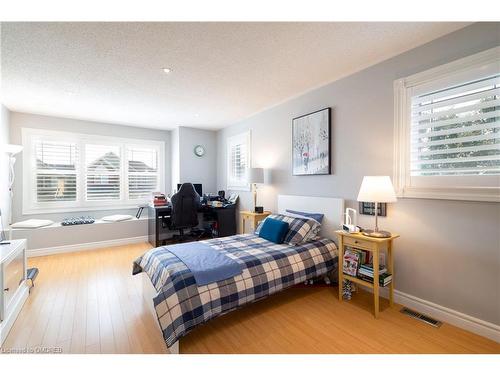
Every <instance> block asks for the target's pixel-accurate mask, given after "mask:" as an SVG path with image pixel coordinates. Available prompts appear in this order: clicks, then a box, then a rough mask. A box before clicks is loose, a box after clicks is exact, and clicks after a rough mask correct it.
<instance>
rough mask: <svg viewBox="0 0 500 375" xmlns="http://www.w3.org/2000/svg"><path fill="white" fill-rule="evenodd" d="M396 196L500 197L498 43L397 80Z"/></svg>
mask: <svg viewBox="0 0 500 375" xmlns="http://www.w3.org/2000/svg"><path fill="white" fill-rule="evenodd" d="M394 94H395V95H394V178H393V181H394V187H395V190H396V194H397V195H398V196H399V197H406V198H427V199H428V198H430V199H453V200H471V201H486V202H500V47H494V48H491V49H488V50H485V51H482V52H479V53H476V54H474V55H470V56H466V57H463V58H461V59H459V60H455V61H452V62H449V63H447V64H444V65H440V66H435V67H433V68H431V69H428V70H425V71H423V72H418V73H415V74H413V75H411V76H408V77H404V78H400V79H398V80H396V81H395V82H394Z"/></svg>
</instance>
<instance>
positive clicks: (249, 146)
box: [226, 130, 252, 191]
mask: <svg viewBox="0 0 500 375" xmlns="http://www.w3.org/2000/svg"><path fill="white" fill-rule="evenodd" d="M243 137H244V138H245V139H246V142H247V160H248V163H247V168H246V169H247V171H246V175H247V181H246V183H245V184H244V185H232V184H231V182H232V181H231V178H230V176H231V144H232V143H234V141H235V140H236V139H239V138H243ZM226 159H227V161H226V186H227V190H235V191H250V182H249V181H248V174H249V171H250V166H251V165H252V137H251V131H250V130H247V131H244V132H242V133H238V134H234V135H232V136H230V137H228V138H227V144H226Z"/></svg>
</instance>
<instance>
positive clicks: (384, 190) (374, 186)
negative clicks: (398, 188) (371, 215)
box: [358, 176, 397, 238]
mask: <svg viewBox="0 0 500 375" xmlns="http://www.w3.org/2000/svg"><path fill="white" fill-rule="evenodd" d="M396 201H397V198H396V193H395V192H394V187H393V186H392V182H391V179H390V178H389V176H365V177H363V182H362V183H361V188H360V189H359V194H358V202H371V203H375V229H374V230H363V232H362V233H363V234H364V235H365V236H369V237H377V238H387V237H390V236H391V233H389V232H387V231H384V230H379V229H378V204H379V203H391V202H396Z"/></svg>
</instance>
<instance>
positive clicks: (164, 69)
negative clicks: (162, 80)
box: [162, 68, 172, 74]
mask: <svg viewBox="0 0 500 375" xmlns="http://www.w3.org/2000/svg"><path fill="white" fill-rule="evenodd" d="M162 70H163V72H164V73H165V74H169V73H172V69H170V68H163V69H162Z"/></svg>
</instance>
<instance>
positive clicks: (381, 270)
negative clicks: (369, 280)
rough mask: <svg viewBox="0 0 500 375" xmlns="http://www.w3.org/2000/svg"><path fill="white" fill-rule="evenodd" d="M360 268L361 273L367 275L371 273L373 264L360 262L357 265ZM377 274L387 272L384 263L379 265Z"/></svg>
mask: <svg viewBox="0 0 500 375" xmlns="http://www.w3.org/2000/svg"><path fill="white" fill-rule="evenodd" d="M359 269H360V270H363V273H365V274H368V275H370V274H371V275H373V264H361V266H360V267H359ZM378 272H379V274H382V273H384V272H387V268H386V267H385V266H384V265H382V264H381V265H379V271H378Z"/></svg>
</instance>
